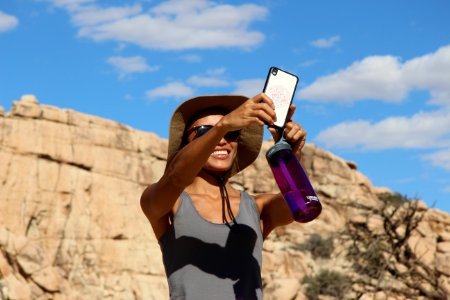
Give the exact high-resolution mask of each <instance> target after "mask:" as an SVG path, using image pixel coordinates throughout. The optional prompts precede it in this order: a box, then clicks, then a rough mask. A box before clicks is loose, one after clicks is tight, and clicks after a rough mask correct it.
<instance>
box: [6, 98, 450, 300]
mask: <svg viewBox="0 0 450 300" xmlns="http://www.w3.org/2000/svg"><path fill="white" fill-rule="evenodd" d="M271 144H272V143H271V142H265V143H264V145H263V151H262V154H261V155H260V157H259V158H258V160H257V161H256V162H255V163H254V164H253V165H251V166H250V167H249V168H247V169H246V170H245V171H244V172H242V173H241V174H238V175H237V176H236V177H235V178H233V182H232V183H233V184H234V185H235V186H236V187H238V188H242V189H245V190H247V191H249V192H250V193H253V194H256V193H265V192H276V191H277V187H276V184H275V182H274V180H273V177H272V174H271V172H270V169H269V168H268V166H267V163H266V161H265V157H264V153H265V151H266V150H267V149H268V148H269V147H270V145H271ZM166 151H167V140H165V139H161V138H159V137H158V136H156V135H155V134H153V133H150V132H143V131H139V130H135V129H133V128H131V127H128V126H126V125H123V124H120V123H117V122H115V121H112V120H106V119H102V118H99V117H96V116H91V115H86V114H82V113H79V112H76V111H73V110H67V109H60V108H57V107H53V106H48V105H44V104H39V102H38V100H37V99H36V98H35V97H34V96H32V95H25V96H23V97H22V98H21V99H20V100H18V101H15V102H14V103H13V106H12V108H11V109H10V111H9V112H5V110H4V109H3V108H0V299H24V300H28V299H42V300H43V299H57V300H66V299H67V300H69V299H70V300H73V299H125V300H128V299H146V300H151V299H158V300H159V299H167V298H168V289H167V282H166V277H165V274H164V268H163V265H162V259H161V252H160V249H159V245H158V242H157V241H156V239H155V237H154V236H153V233H152V231H151V227H150V225H149V223H148V221H147V220H146V218H145V216H144V215H143V214H142V212H141V209H140V206H139V198H140V195H141V193H142V191H143V189H144V188H145V186H146V184H149V183H151V182H154V181H156V180H158V179H159V177H160V176H161V175H162V172H163V171H164V167H165V163H166V161H165V158H166V153H167V152H166ZM302 165H303V166H304V167H305V170H306V171H307V173H308V174H309V176H310V179H311V181H312V183H313V186H314V187H315V189H316V191H317V193H318V195H319V198H320V199H321V201H322V204H323V212H322V214H321V216H320V217H319V219H317V220H315V221H314V222H311V223H308V224H298V223H295V224H291V225H289V226H286V227H282V228H279V229H278V230H275V231H274V232H273V233H272V234H271V235H270V236H269V237H268V239H267V240H266V241H265V244H264V253H263V267H262V270H263V284H264V289H265V299H281V300H283V299H297V300H298V299H306V298H305V295H304V286H303V285H302V279H303V277H304V276H305V275H309V274H313V273H315V272H316V271H317V270H319V269H321V268H335V269H338V270H346V269H347V268H349V265H348V262H347V260H346V259H345V257H344V256H343V255H340V254H339V253H338V252H336V251H335V252H336V253H335V254H334V256H333V259H332V260H331V261H324V260H316V259H313V258H312V257H311V255H310V253H306V252H303V251H301V250H299V247H297V246H298V245H299V244H301V243H303V242H304V241H305V240H306V239H307V238H308V237H309V236H311V235H312V234H313V233H321V234H323V235H324V236H331V235H333V233H335V232H338V231H339V230H340V229H342V228H343V227H344V225H345V224H346V222H347V221H348V220H352V222H361V223H367V224H369V227H370V226H372V227H373V228H374V230H376V228H379V226H380V225H379V224H378V223H377V222H376V219H373V218H372V219H370V220H369V219H367V220H366V219H364V218H363V217H362V215H360V214H359V212H358V211H355V210H352V209H351V208H349V207H348V204H349V203H354V202H363V203H364V205H365V206H368V207H376V206H377V205H379V201H378V198H377V195H378V194H379V193H381V192H386V191H388V190H387V189H385V188H379V187H374V186H372V184H371V182H370V180H369V179H368V178H367V177H366V176H364V175H363V174H361V173H360V172H359V171H358V170H357V166H356V164H355V163H353V162H347V161H345V160H343V159H341V158H339V157H337V156H335V155H333V154H332V153H329V152H326V151H324V150H322V149H320V148H317V147H316V146H314V145H312V144H307V145H306V146H305V148H304V150H303V156H302ZM423 210H424V211H426V214H427V217H426V218H424V219H423V221H422V223H421V226H419V231H420V234H418V235H417V236H416V237H415V239H414V240H412V241H411V242H414V243H416V244H417V247H415V248H414V249H417V251H420V256H421V257H422V258H423V260H424V262H426V263H427V264H429V265H432V266H433V267H434V266H436V268H437V269H438V270H439V272H440V273H442V278H441V279H440V280H441V281H442V284H443V285H444V286H446V287H447V286H448V287H449V291H450V271H449V270H450V246H449V245H450V216H449V215H448V214H446V213H444V212H440V211H438V210H433V209H429V208H427V207H425V205H424V204H423ZM335 244H336V242H335ZM337 244H339V242H338V243H337ZM449 295H450V292H449ZM367 299H369V298H367Z"/></svg>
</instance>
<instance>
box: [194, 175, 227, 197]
mask: <svg viewBox="0 0 450 300" xmlns="http://www.w3.org/2000/svg"><path fill="white" fill-rule="evenodd" d="M220 180H222V179H220V177H219V176H217V175H214V174H212V173H211V172H208V171H205V170H201V171H200V173H199V174H198V175H197V177H195V179H194V181H193V182H192V183H191V184H190V185H189V186H188V187H186V191H187V192H188V193H192V194H208V195H214V194H220V189H219V187H220ZM224 184H225V186H226V188H227V189H229V190H233V188H232V187H231V185H230V184H229V183H228V180H226V179H225V182H224Z"/></svg>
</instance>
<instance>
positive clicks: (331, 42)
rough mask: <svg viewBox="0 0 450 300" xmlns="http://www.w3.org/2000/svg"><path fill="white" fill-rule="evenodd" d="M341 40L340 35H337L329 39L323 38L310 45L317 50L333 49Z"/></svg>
mask: <svg viewBox="0 0 450 300" xmlns="http://www.w3.org/2000/svg"><path fill="white" fill-rule="evenodd" d="M340 40H341V37H340V36H339V35H335V36H332V37H329V38H321V39H318V40H315V41H312V42H310V45H311V46H313V47H316V48H331V47H334V46H335V45H336V43H337V42H339V41H340Z"/></svg>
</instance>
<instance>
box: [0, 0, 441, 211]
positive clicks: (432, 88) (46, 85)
mask: <svg viewBox="0 0 450 300" xmlns="http://www.w3.org/2000/svg"><path fill="white" fill-rule="evenodd" d="M449 12H450V2H449V1H446V0H441V1H417V0H408V1H406V0H399V1H386V0H380V1H360V0H357V1H356V0H355V1H331V0H329V1H323V0H319V1H294V0H292V1H283V0H279V1H268V0H266V1H262V0H261V1H256V0H255V1H214V2H213V1H208V0H178V1H175V0H172V1H151V0H141V1H139V0H136V1H118V0H111V1H100V0H97V1H96V0H2V1H1V2H0V105H1V106H3V107H4V108H5V110H7V111H8V110H9V109H10V107H11V105H12V102H13V101H14V100H15V99H19V98H20V97H21V95H23V94H34V95H36V97H37V98H38V99H39V101H40V103H43V104H48V105H55V106H58V107H61V108H70V109H75V110H78V111H81V112H84V113H88V114H93V115H98V116H101V117H105V118H109V119H113V120H116V121H119V122H122V123H125V124H127V125H130V126H132V127H134V128H137V129H140V130H146V131H151V132H155V133H156V134H158V135H160V136H161V137H165V138H167V136H168V122H169V119H170V116H171V113H172V111H173V110H174V109H175V107H176V106H178V105H179V104H180V102H181V101H182V100H183V99H186V98H189V97H192V96H195V95H202V94H222V93H226V94H230V93H239V94H245V95H248V96H252V95H254V94H256V93H258V92H260V91H261V90H262V88H263V83H264V79H265V76H266V74H267V70H268V68H269V67H270V66H278V67H280V68H283V69H285V70H287V71H290V72H293V73H296V74H297V75H298V76H299V77H300V83H299V86H298V88H297V93H296V98H295V104H296V105H297V107H298V108H297V112H296V115H295V119H296V121H298V122H299V123H301V124H302V125H303V127H305V128H306V130H307V131H308V141H309V142H311V143H314V144H316V145H318V146H319V147H321V148H324V149H326V150H329V151H331V152H333V153H335V154H337V155H339V156H341V157H342V158H344V159H347V160H351V161H354V162H356V163H357V165H358V169H359V170H360V171H361V172H362V173H363V174H365V175H366V176H368V177H369V178H370V179H371V181H372V182H373V184H374V185H376V186H386V187H389V188H391V189H392V190H394V191H397V192H400V193H402V194H405V195H408V196H409V197H419V198H422V199H424V200H425V202H426V203H427V204H428V205H429V206H432V205H434V206H435V207H436V208H439V209H441V210H445V211H447V212H450V201H449V198H450V18H449ZM267 137H268V135H267Z"/></svg>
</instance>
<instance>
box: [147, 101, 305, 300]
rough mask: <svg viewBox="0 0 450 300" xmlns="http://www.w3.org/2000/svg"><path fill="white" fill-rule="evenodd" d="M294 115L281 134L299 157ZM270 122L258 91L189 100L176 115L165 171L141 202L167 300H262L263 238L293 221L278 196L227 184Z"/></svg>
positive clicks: (299, 132) (270, 111)
mask: <svg viewBox="0 0 450 300" xmlns="http://www.w3.org/2000/svg"><path fill="white" fill-rule="evenodd" d="M294 110H295V106H294V105H292V106H291V109H290V112H289V116H288V122H287V123H286V129H285V132H284V135H285V137H286V139H287V141H288V142H289V143H290V144H291V145H292V146H293V149H294V151H297V152H300V151H301V148H302V147H303V145H304V143H305V139H306V133H305V131H304V130H303V129H302V128H301V126H300V125H298V124H296V123H295V122H294V121H292V120H291V117H292V115H293V113H294ZM274 121H275V111H274V104H273V102H272V100H271V99H270V98H269V97H267V96H266V95H265V94H263V93H261V94H259V95H257V96H255V97H253V98H251V99H248V98H247V97H244V96H231V95H230V96H202V97H196V98H193V99H190V100H188V101H186V102H184V103H183V104H181V105H180V106H179V107H178V108H177V109H176V110H175V112H174V114H173V116H172V119H171V124H170V136H169V151H168V159H167V166H166V170H165V172H164V174H163V176H162V177H161V179H160V180H159V181H158V182H156V183H154V184H152V185H150V186H148V187H147V188H146V190H145V191H144V193H143V194H142V197H141V207H142V209H143V211H144V213H145V215H146V216H147V218H148V219H149V221H150V223H151V226H152V228H153V231H154V233H155V235H156V238H157V239H158V241H159V243H160V246H161V251H162V253H163V262H164V266H165V270H166V273H167V277H168V282H169V290H170V298H171V299H187V300H190V299H194V300H198V299H246V300H247V299H262V285H261V263H262V242H263V239H264V238H265V237H267V235H268V234H269V233H270V232H271V231H272V230H273V229H274V228H275V227H277V226H281V225H286V224H289V223H291V222H292V221H293V218H292V215H291V213H290V211H289V208H288V207H287V205H286V204H285V201H284V199H283V197H282V195H281V194H276V195H275V194H264V195H258V196H255V197H252V196H250V195H249V194H247V193H246V192H243V191H238V190H236V189H234V188H233V187H232V186H231V185H230V184H229V182H228V179H229V178H230V177H231V176H233V175H234V174H236V173H238V172H240V171H242V170H243V169H244V168H245V167H247V166H248V165H250V164H251V163H252V162H253V161H254V160H255V159H256V158H257V157H258V155H259V152H260V148H261V144H262V139H263V129H264V128H263V126H264V124H268V125H271V124H273V123H274ZM269 130H270V132H271V133H272V135H273V136H274V139H275V140H277V139H278V138H279V137H278V136H277V132H276V130H275V129H274V128H271V127H270V126H269Z"/></svg>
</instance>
